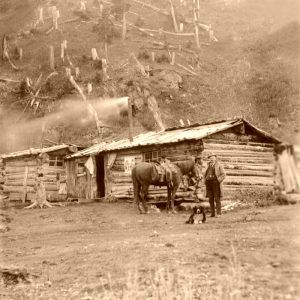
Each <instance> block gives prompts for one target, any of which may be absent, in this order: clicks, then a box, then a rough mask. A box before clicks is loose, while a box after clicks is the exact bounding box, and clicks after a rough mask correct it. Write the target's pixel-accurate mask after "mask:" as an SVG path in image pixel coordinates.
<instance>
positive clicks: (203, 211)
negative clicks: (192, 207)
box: [202, 207, 206, 223]
mask: <svg viewBox="0 0 300 300" xmlns="http://www.w3.org/2000/svg"><path fill="white" fill-rule="evenodd" d="M202 217H203V218H202V223H205V222H206V213H205V208H204V207H202Z"/></svg>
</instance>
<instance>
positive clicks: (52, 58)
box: [50, 46, 55, 70]
mask: <svg viewBox="0 0 300 300" xmlns="http://www.w3.org/2000/svg"><path fill="white" fill-rule="evenodd" d="M50 69H51V70H55V63H54V47H53V46H50Z"/></svg>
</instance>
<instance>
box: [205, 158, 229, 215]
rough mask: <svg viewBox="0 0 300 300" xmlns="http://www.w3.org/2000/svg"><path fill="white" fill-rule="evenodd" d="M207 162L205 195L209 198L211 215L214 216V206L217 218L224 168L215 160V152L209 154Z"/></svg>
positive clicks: (224, 175) (219, 208) (221, 194)
mask: <svg viewBox="0 0 300 300" xmlns="http://www.w3.org/2000/svg"><path fill="white" fill-rule="evenodd" d="M207 158H208V159H209V163H208V166H207V169H206V171H205V173H204V180H205V185H206V197H208V199H209V205H210V211H211V217H215V206H216V209H217V218H219V217H220V216H221V200H220V198H221V197H222V196H223V188H222V182H223V180H224V179H225V177H226V174H225V171H224V168H223V167H222V165H221V164H220V163H219V162H218V161H217V157H216V155H215V154H209V155H208V157H207Z"/></svg>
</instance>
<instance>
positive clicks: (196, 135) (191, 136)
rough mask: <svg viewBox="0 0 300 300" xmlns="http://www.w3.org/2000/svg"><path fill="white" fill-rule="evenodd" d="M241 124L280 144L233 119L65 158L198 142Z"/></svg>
mask: <svg viewBox="0 0 300 300" xmlns="http://www.w3.org/2000/svg"><path fill="white" fill-rule="evenodd" d="M243 123H245V124H247V125H248V126H250V127H251V128H253V129H254V130H255V131H257V132H258V134H260V135H263V136H264V137H266V138H269V139H271V140H272V141H273V142H276V143H280V142H281V141H280V140H278V139H276V138H274V137H273V136H271V135H270V134H268V133H266V132H264V131H262V130H260V129H258V128H257V127H255V126H253V125H252V124H250V123H249V122H247V121H245V120H244V119H235V120H229V121H221V122H214V123H210V124H202V125H201V124H192V125H190V126H188V127H184V128H182V127H181V128H180V127H179V128H178V127H175V128H169V129H166V130H165V131H159V132H153V131H151V132H147V133H142V134H140V135H137V136H135V137H134V138H133V141H132V142H130V141H129V139H122V140H119V141H111V142H103V143H99V144H96V145H93V146H91V147H89V148H86V149H84V150H81V151H78V152H76V153H74V154H72V155H69V156H67V158H74V157H81V156H93V155H97V154H99V153H101V152H108V151H115V150H122V149H129V148H134V147H139V146H151V145H162V144H171V143H176V142H181V141H188V140H199V139H202V138H204V137H207V136H209V135H211V134H214V133H217V132H220V131H224V130H226V129H229V128H231V127H234V126H238V125H241V124H243Z"/></svg>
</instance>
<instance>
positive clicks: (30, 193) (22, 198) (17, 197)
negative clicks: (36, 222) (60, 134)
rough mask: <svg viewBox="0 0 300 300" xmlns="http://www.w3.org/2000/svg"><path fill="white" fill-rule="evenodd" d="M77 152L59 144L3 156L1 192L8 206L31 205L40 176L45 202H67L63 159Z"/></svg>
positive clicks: (75, 149) (75, 148)
mask: <svg viewBox="0 0 300 300" xmlns="http://www.w3.org/2000/svg"><path fill="white" fill-rule="evenodd" d="M77 150H78V148H77V146H74V145H65V144H62V145H55V146H52V147H47V148H40V149H34V148H30V149H27V150H23V151H18V152H12V153H8V154H2V155H1V158H2V164H3V173H4V183H3V185H2V189H3V193H4V194H5V195H6V196H7V201H9V202H8V203H9V204H10V205H18V204H22V203H25V202H26V201H32V200H33V199H34V197H35V191H34V185H35V179H36V177H37V175H38V173H42V174H43V181H44V184H45V188H46V192H47V200H48V201H50V202H51V201H59V200H64V199H66V197H67V192H66V190H67V189H66V168H65V157H66V155H70V154H72V153H74V152H76V151H77Z"/></svg>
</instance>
